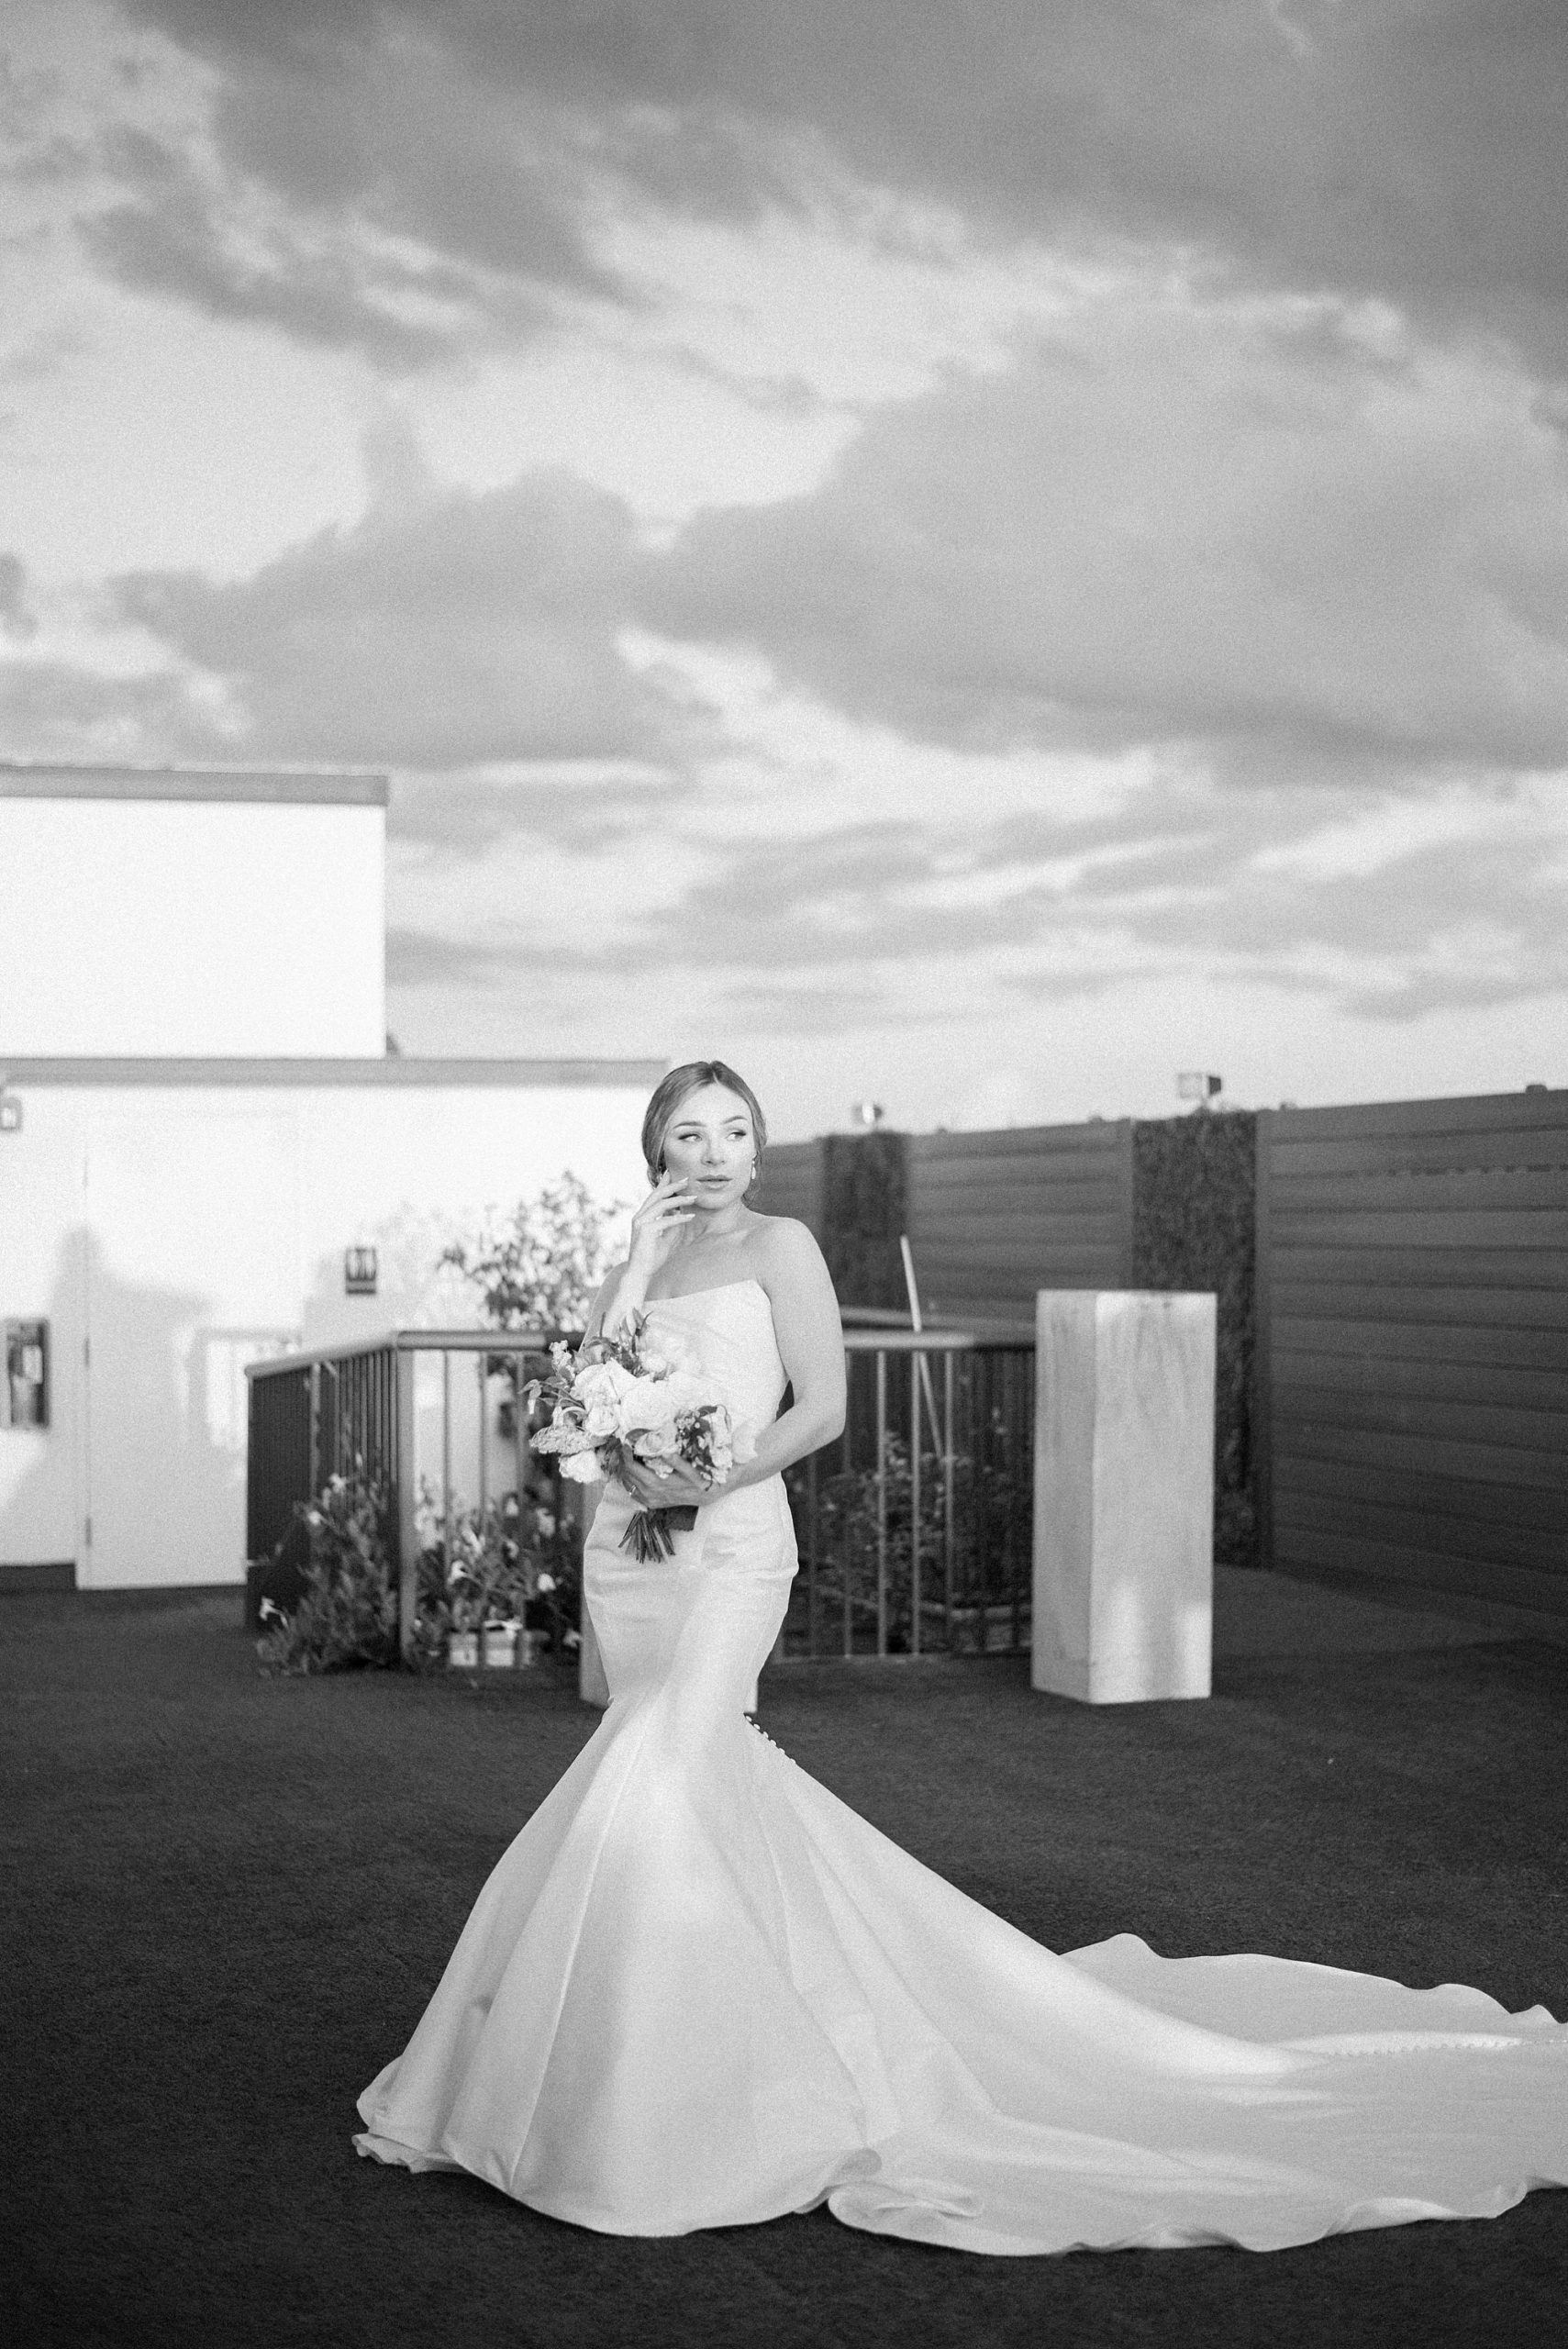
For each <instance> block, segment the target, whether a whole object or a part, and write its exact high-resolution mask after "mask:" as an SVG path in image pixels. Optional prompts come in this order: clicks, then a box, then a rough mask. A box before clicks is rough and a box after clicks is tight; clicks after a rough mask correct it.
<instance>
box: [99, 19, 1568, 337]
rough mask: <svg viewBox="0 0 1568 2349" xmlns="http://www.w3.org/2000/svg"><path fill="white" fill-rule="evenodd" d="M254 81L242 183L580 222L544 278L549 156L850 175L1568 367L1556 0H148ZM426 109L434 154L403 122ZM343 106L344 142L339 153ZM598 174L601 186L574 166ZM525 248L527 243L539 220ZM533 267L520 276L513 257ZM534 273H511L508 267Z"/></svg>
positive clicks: (776, 193)
mask: <svg viewBox="0 0 1568 2349" xmlns="http://www.w3.org/2000/svg"><path fill="white" fill-rule="evenodd" d="M127 12H128V14H130V15H133V16H134V17H138V18H139V19H140V20H141V21H143V22H146V23H150V24H154V25H157V26H158V27H160V28H161V29H162V30H164V31H165V32H167V33H169V34H170V35H171V36H172V38H173V39H176V40H178V41H180V42H182V43H183V45H184V46H185V47H187V48H188V49H190V50H194V51H195V52H196V53H197V54H199V55H201V56H203V57H205V58H206V59H208V60H209V61H215V62H217V63H218V64H220V65H221V66H222V67H224V68H225V69H226V71H227V72H228V76H229V88H228V96H227V98H226V100H225V105H224V111H223V116H222V123H221V130H222V138H223V140H224V144H225V148H226V151H227V152H228V154H229V155H230V156H231V158H232V159H233V160H234V161H235V162H236V164H237V165H242V166H243V167H244V168H245V169H246V170H249V171H251V172H255V173H261V174H263V175H265V176H266V177H267V178H268V179H269V180H270V181H271V182H272V184H274V185H275V186H277V187H278V188H279V189H280V191H282V192H283V193H284V194H285V195H288V196H289V197H290V198H291V199H292V200H295V201H298V202H300V203H302V204H306V205H307V206H334V205H335V206H350V205H362V204H363V203H364V202H365V201H366V199H367V196H369V197H371V198H372V199H373V201H374V203H375V204H377V205H378V206H384V207H385V209H386V213H387V217H395V219H396V220H397V221H398V223H399V224H400V225H401V226H402V227H403V228H406V230H408V231H409V232H410V233H413V234H417V235H419V236H423V237H427V238H428V239H430V240H431V242H432V243H434V244H436V245H437V246H438V247H439V248H440V249H441V250H447V251H450V252H451V253H453V254H458V255H462V256H463V257H465V258H467V259H470V260H474V261H483V262H484V263H485V265H486V266H491V267H503V268H506V267H511V266H514V265H516V266H519V267H520V266H523V265H524V263H523V262H522V260H521V259H519V258H518V256H525V255H526V256H528V262H527V265H528V266H530V267H541V268H542V269H543V270H544V273H546V274H547V275H549V274H550V273H552V268H553V272H554V273H556V274H557V275H558V276H559V277H560V279H561V280H562V282H567V281H569V280H570V279H572V278H573V275H578V276H581V277H584V278H585V277H586V276H587V275H588V274H589V273H590V272H589V269H588V264H587V263H586V262H585V260H584V256H583V254H582V251H581V249H580V248H576V249H574V248H573V228H572V226H571V222H572V218H573V214H572V211H571V206H570V199H568V201H567V203H566V204H565V205H564V206H563V207H562V211H561V212H560V214H559V215H558V216H557V226H556V233H557V234H558V235H559V236H560V238H561V239H562V244H561V247H560V250H559V251H558V253H557V254H556V256H555V260H554V262H553V264H552V263H551V262H550V261H548V260H545V261H543V262H541V261H540V260H539V257H538V256H537V255H531V254H529V237H530V235H531V234H534V233H537V229H536V228H535V227H534V226H531V225H530V224H534V223H537V218H538V199H537V191H536V192H535V194H533V195H529V194H528V192H527V191H528V183H529V176H530V166H529V164H528V160H527V155H526V153H523V154H519V153H518V152H517V146H513V147H510V148H509V147H508V145H507V142H506V139H505V138H504V137H502V136H499V135H496V134H495V133H494V132H493V131H492V129H491V128H490V127H489V126H488V125H487V123H486V122H485V120H484V115H483V110H482V112H481V116H480V118H479V120H478V121H477V122H474V123H470V122H467V121H465V118H464V117H465V112H466V113H472V111H473V97H472V95H464V94H473V93H484V94H486V95H489V96H490V97H492V98H493V100H494V103H495V107H496V108H497V110H498V113H499V115H500V117H502V118H503V119H504V118H505V117H506V113H507V110H508V109H510V110H511V112H512V116H513V118H514V122H515V124H516V126H517V128H519V129H520V130H521V133H522V137H521V139H520V141H519V142H517V143H518V144H520V146H521V147H522V148H523V149H525V150H526V149H527V147H528V144H529V142H530V141H531V142H532V143H533V145H534V147H535V150H536V152H540V153H542V152H543V151H544V150H545V149H547V148H549V147H550V146H551V145H552V144H555V145H558V146H559V150H560V152H559V155H558V159H557V164H556V172H557V180H558V184H560V183H561V182H562V180H563V179H564V181H565V182H566V184H567V185H568V186H570V183H571V181H572V180H573V177H574V176H575V172H576V170H577V169H579V168H583V167H585V166H586V164H587V163H588V162H590V161H591V162H592V163H593V164H594V165H595V167H596V168H597V169H598V170H600V171H601V172H604V173H614V174H615V175H617V177H618V178H619V179H620V180H621V181H622V182H623V183H624V184H627V185H628V186H629V187H631V188H633V189H636V190H640V192H641V193H642V194H643V195H644V196H645V197H646V199H647V200H649V201H650V202H654V203H659V204H674V205H677V206H683V207H684V208H688V209H693V210H698V211H702V212H706V213H708V214H717V215H722V216H725V217H732V218H740V217H751V216H753V215H754V214H755V213H756V212H757V210H758V209H759V208H760V207H762V206H764V205H766V204H768V203H776V202H779V201H781V200H787V199H788V197H789V195H791V193H792V191H793V192H795V193H796V194H797V195H798V196H799V197H800V198H801V199H802V200H804V199H805V198H806V197H807V196H808V195H814V194H816V195H819V194H820V186H819V184H818V183H819V181H820V176H821V170H822V164H823V161H824V159H828V160H830V161H832V162H833V163H834V164H836V165H837V166H838V167H839V168H840V170H842V171H845V172H847V173H850V174H852V175H853V176H855V177H857V178H858V179H860V180H862V182H866V183H870V184H877V185H885V186H891V187H893V188H895V189H896V190H899V191H901V192H904V193H906V194H909V195H915V196H924V197H929V198H934V199H937V200H939V201H940V202H943V203H946V204H950V205H951V206H955V207H956V208H957V210H958V211H959V212H960V213H961V214H962V217H964V218H965V219H966V220H967V221H968V222H969V223H970V224H971V225H972V227H973V228H974V229H975V230H976V231H977V232H978V233H981V234H984V233H986V232H988V231H995V233H997V234H1000V235H1019V234H1022V235H1041V234H1043V235H1056V234H1059V233H1062V232H1063V231H1077V230H1080V229H1084V228H1088V229H1090V230H1095V229H1101V230H1106V231H1109V232H1111V233H1113V234H1124V235H1131V236H1133V237H1139V238H1144V237H1151V238H1155V239H1162V240H1163V239H1176V240H1178V241H1181V242H1183V243H1185V244H1193V245H1196V246H1198V247H1201V248H1203V249H1206V250H1211V251H1212V252H1214V253H1216V254H1217V255H1218V256H1219V257H1220V258H1222V259H1227V260H1230V261H1233V262H1236V263H1238V264H1239V265H1240V268H1241V269H1242V270H1243V272H1244V273H1247V274H1249V275H1251V276H1252V277H1254V278H1255V279H1257V280H1259V281H1260V282H1263V283H1268V284H1288V285H1293V286H1298V287H1304V288H1307V289H1309V290H1317V289H1318V288H1319V287H1322V286H1324V285H1329V286H1333V287H1337V288H1339V289H1340V290H1342V291H1345V292H1347V293H1372V294H1380V295H1386V296H1388V297H1390V298H1391V299H1393V300H1395V301H1396V302H1399V303H1401V304H1408V305H1411V306H1414V307H1415V308H1417V309H1418V310H1419V311H1421V312H1423V313H1424V314H1426V315H1427V316H1429V317H1432V318H1436V319H1445V320H1451V321H1452V320H1467V319H1484V320H1486V321H1489V322H1491V323H1493V324H1496V325H1501V326H1503V327H1504V328H1507V329H1508V330H1510V331H1513V332H1515V333H1518V334H1519V335H1521V336H1523V337H1524V338H1525V339H1526V340H1530V341H1532V342H1534V343H1535V345H1536V346H1537V347H1538V348H1540V349H1541V350H1543V351H1547V352H1549V353H1550V354H1551V356H1552V357H1553V358H1554V359H1555V360H1562V359H1563V358H1564V357H1568V330H1565V314H1564V288H1563V282H1562V235H1563V194H1562V154H1563V151H1564V149H1565V147H1568V12H1564V11H1563V10H1562V8H1560V7H1559V6H1555V5H1553V0H1544V5H1543V0H1361V4H1360V5H1358V6H1355V7H1346V6H1340V5H1337V0H1296V5H1295V6H1269V5H1267V0H1187V5H1184V6H1181V7H1173V6H1171V5H1170V4H1169V0H1084V5H1082V6H1073V7H1072V8H1065V7H1055V8H1052V7H1042V6H1040V0H940V5H929V6H909V5H908V0H790V5H789V6H780V5H778V0H550V6H545V7H526V8H520V7H517V6H515V5H513V0H405V4H404V5H402V6H395V7H392V6H378V5H373V0H358V4H356V0H333V5H330V6H321V5H317V0H228V5H224V0H128V6H127ZM405 89H406V90H407V91H409V92H412V91H414V90H417V91H418V92H419V93H420V94H422V96H423V99H424V101H425V104H426V106H427V107H428V120H427V121H426V122H425V123H424V124H423V125H422V126H421V135H420V136H419V138H418V139H415V140H413V141H411V142H408V143H407V144H406V148H405V150H404V151H403V152H401V153H399V152H397V151H396V150H395V145H394V143H393V142H392V140H391V139H390V138H388V137H378V136H376V135H375V134H374V132H373V130H372V131H370V132H367V131H366V130H365V129H362V128H361V125H363V124H367V123H368V124H370V125H372V126H373V125H374V123H375V122H376V121H377V120H381V121H384V122H385V123H388V124H390V123H392V122H393V121H395V120H396V119H398V118H399V110H400V109H402V108H406V107H408V108H411V107H412V106H413V104H414V103H415V102H414V100H413V99H412V98H411V97H406V96H404V95H398V96H396V97H394V96H393V95H391V93H393V92H394V91H396V92H399V93H402V92H403V91H404V90H405ZM316 113H319V116H320V117H321V121H322V124H323V126H324V131H325V135H323V133H322V132H318V131H317V129H315V128H313V127H312V120H311V117H312V116H313V114H316ZM569 153H570V154H571V155H573V157H575V158H576V164H575V166H574V167H573V171H570V172H569V171H566V170H565V168H564V164H563V161H562V158H564V157H565V156H566V155H567V154H569ZM519 205H520V206H522V211H521V213H520V214H517V217H516V219H515V221H514V225H513V228H512V230H511V232H510V234H509V235H508V234H506V233H503V234H501V236H500V237H499V239H498V234H497V232H498V230H504V227H505V224H506V222H507V221H508V220H509V219H511V218H512V217H513V215H514V213H516V209H517V206H519ZM498 246H499V248H503V249H504V250H498ZM508 256H511V258H508Z"/></svg>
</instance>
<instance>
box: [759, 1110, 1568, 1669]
mask: <svg viewBox="0 0 1568 2349" xmlns="http://www.w3.org/2000/svg"><path fill="white" fill-rule="evenodd" d="M1255 1123H1256V1158H1255V1176H1256V1197H1255V1200H1254V1198H1253V1196H1252V1184H1251V1174H1252V1171H1253V1170H1252V1169H1251V1167H1241V1166H1240V1163H1239V1160H1238V1152H1240V1157H1241V1158H1245V1157H1246V1155H1247V1152H1248V1148H1249V1144H1250V1130H1251V1126H1252V1124H1253V1120H1252V1119H1251V1118H1244V1117H1242V1116H1236V1115H1232V1116H1225V1117H1213V1118H1209V1117H1205V1118H1203V1119H1194V1118H1187V1119H1162V1120H1153V1121H1150V1122H1148V1123H1140V1124H1139V1125H1137V1126H1134V1125H1132V1124H1130V1123H1129V1122H1128V1121H1125V1120H1124V1121H1120V1122H1118V1123H1115V1124H1111V1123H1106V1124H1099V1123H1095V1124H1089V1125H1083V1126H1044V1127H1033V1128H1021V1127H1020V1128H1016V1129H1009V1130H1005V1131H1001V1132H995V1133H964V1134H926V1135H914V1136H906V1137H894V1136H891V1135H885V1134H884V1135H878V1136H877V1137H876V1140H877V1141H878V1143H879V1144H882V1145H891V1144H893V1143H894V1142H895V1141H898V1142H900V1143H901V1145H902V1166H901V1171H900V1172H899V1174H898V1175H897V1176H896V1178H895V1176H894V1175H891V1174H890V1173H888V1172H887V1171H886V1170H885V1169H884V1172H883V1175H882V1176H881V1177H880V1189H878V1188H877V1187H876V1186H867V1185H865V1184H862V1185H861V1186H859V1189H858V1191H857V1189H856V1186H854V1185H853V1184H852V1183H851V1181H850V1180H849V1179H848V1177H847V1175H846V1173H845V1170H844V1167H843V1166H842V1165H841V1164H840V1163H839V1160H840V1158H841V1157H842V1156H843V1154H844V1153H846V1152H849V1153H852V1152H854V1151H855V1150H856V1149H858V1148H863V1147H864V1145H863V1144H862V1143H859V1142H857V1141H856V1140H855V1138H854V1137H852V1136H847V1135H839V1136H832V1137H829V1138H828V1141H827V1142H826V1143H824V1142H822V1141H814V1142H804V1143H795V1144H786V1145H784V1147H782V1148H779V1147H775V1148H774V1149H772V1150H770V1151H769V1152H768V1153H767V1160H766V1163H765V1167H764V1178H763V1187H762V1206H763V1208H765V1210H766V1211H767V1212H769V1213H771V1214H784V1215H797V1216H799V1217H800V1218H801V1219H803V1220H804V1221H805V1222H806V1223H808V1224H810V1225H811V1227H812V1229H813V1230H815V1231H816V1232H817V1236H818V1238H819V1239H821V1241H822V1242H823V1245H824V1247H825V1249H826V1250H827V1252H828V1262H829V1264H831V1265H833V1266H834V1268H835V1274H836V1277H838V1278H839V1284H840V1298H841V1299H842V1301H843V1302H844V1303H845V1304H846V1305H851V1304H879V1303H883V1302H884V1301H889V1300H891V1299H893V1298H895V1297H899V1298H901V1297H902V1284H901V1280H900V1279H899V1276H898V1275H897V1270H896V1246H897V1239H896V1228H895V1227H894V1223H893V1221H892V1219H893V1218H894V1211H895V1207H896V1210H897V1214H898V1216H900V1217H902V1219H903V1220H902V1224H901V1225H899V1226H898V1227H897V1228H902V1229H905V1230H907V1231H908V1232H909V1234H910V1237H911V1240H912V1241H913V1245H914V1251H915V1259H916V1266H917V1273H918V1275H919V1280H920V1288H921V1297H922V1302H923V1303H924V1304H925V1306H926V1308H927V1309H928V1311H929V1312H930V1313H931V1314H933V1315H934V1316H936V1317H938V1318H940V1319H941V1320H942V1321H944V1322H946V1323H948V1324H949V1325H950V1326H951V1325H952V1324H953V1323H955V1322H958V1323H965V1324H973V1325H974V1326H976V1327H978V1328H981V1329H984V1327H985V1326H986V1325H987V1324H988V1323H989V1324H990V1325H991V1326H992V1327H993V1328H995V1327H997V1326H998V1325H1000V1324H1003V1323H1007V1322H1012V1323H1017V1322H1018V1320H1020V1319H1026V1318H1028V1317H1029V1315H1030V1314H1031V1313H1032V1309H1033V1297H1034V1292H1035V1291H1036V1289H1039V1288H1094V1287H1101V1286H1105V1287H1114V1288H1120V1287H1127V1286H1137V1287H1159V1288H1171V1287H1190V1288H1200V1289H1208V1288H1212V1289H1214V1290H1215V1291H1216V1292H1217V1293H1218V1296H1219V1300H1220V1325H1221V1327H1220V1346H1221V1364H1220V1369H1221V1377H1220V1379H1219V1381H1218V1389H1217V1396H1216V1402H1217V1428H1216V1527H1217V1537H1218V1554H1219V1555H1221V1556H1222V1557H1228V1558H1229V1559H1232V1560H1234V1561H1236V1562H1238V1563H1240V1562H1242V1561H1244V1560H1248V1559H1251V1558H1252V1557H1254V1556H1257V1557H1261V1559H1262V1562H1263V1563H1265V1564H1275V1565H1277V1566H1279V1567H1281V1568H1282V1569H1284V1571H1285V1572H1287V1573H1295V1574H1300V1575H1311V1576H1314V1577H1315V1578H1317V1579H1319V1580H1331V1581H1340V1582H1344V1583H1348V1584H1351V1585H1354V1586H1360V1587H1362V1588H1366V1589H1369V1590H1371V1589H1374V1588H1375V1589H1376V1590H1377V1591H1379V1592H1380V1593H1381V1594H1382V1595H1383V1596H1385V1597H1388V1598H1402V1599H1405V1600H1407V1601H1410V1602H1412V1603H1421V1602H1423V1601H1424V1602H1425V1603H1428V1604H1430V1605H1433V1606H1440V1607H1446V1608H1448V1609H1449V1610H1450V1611H1451V1612H1458V1613H1460V1614H1463V1613H1466V1612H1471V1613H1474V1614H1477V1615H1481V1616H1485V1618H1486V1620H1491V1621H1496V1622H1499V1623H1501V1624H1503V1625H1504V1626H1509V1625H1511V1626H1514V1627H1516V1628H1518V1630H1520V1631H1536V1632H1539V1633H1541V1634H1543V1635H1545V1636H1549V1637H1551V1638H1555V1639H1563V1638H1568V1091H1556V1092H1531V1093H1528V1094H1518V1093H1516V1094H1499V1095H1491V1096H1486V1097H1473V1098H1465V1099H1457V1100H1449V1101H1403V1102H1392V1103H1373V1104H1368V1105H1365V1106H1362V1107H1358V1108H1333V1109H1303V1110H1278V1111H1263V1112H1260V1113H1259V1114H1258V1116H1257V1118H1256V1120H1255ZM836 1153H837V1154H838V1155H837V1156H836V1155H835V1154H836ZM886 1154H887V1152H886V1149H885V1148H884V1151H883V1152H882V1155H883V1156H886ZM867 1163H868V1166H869V1164H870V1161H869V1159H868V1162H867ZM1241 1175H1246V1176H1247V1177H1248V1179H1247V1180H1245V1181H1243V1180H1241V1179H1240V1176H1241ZM879 1200H883V1201H884V1205H885V1209H886V1213H885V1215H884V1216H882V1219H881V1223H879V1222H878V1201H879ZM846 1203H850V1204H852V1205H853V1206H854V1208H855V1211H856V1212H857V1213H858V1214H860V1215H861V1217H862V1229H861V1230H859V1231H858V1232H857V1233H855V1234H853V1235H851V1238H850V1239H849V1240H846V1236H845V1234H844V1233H843V1232H842V1231H840V1230H835V1228H834V1225H835V1219H842V1217H843V1215H844V1213H845V1209H846ZM882 1224H886V1225H887V1227H888V1228H887V1229H886V1230H884V1229H882ZM873 1227H874V1228H873ZM879 1251H880V1255H879ZM890 1252H891V1253H890ZM1254 1258H1255V1265H1254ZM857 1283H858V1284H860V1285H861V1286H860V1287H857V1286H856V1284H857ZM867 1283H871V1284H872V1285H873V1286H874V1287H875V1292H876V1293H875V1295H874V1296H873V1294H872V1293H871V1288H870V1287H869V1286H865V1284H867ZM862 1290H863V1293H862Z"/></svg>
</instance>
